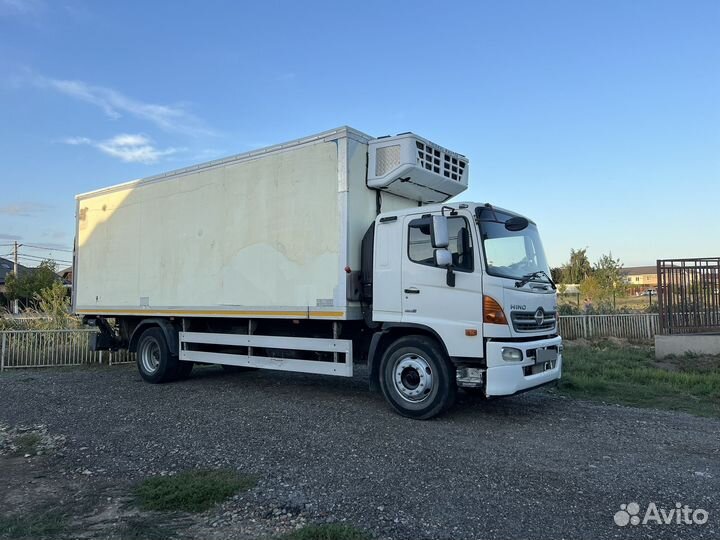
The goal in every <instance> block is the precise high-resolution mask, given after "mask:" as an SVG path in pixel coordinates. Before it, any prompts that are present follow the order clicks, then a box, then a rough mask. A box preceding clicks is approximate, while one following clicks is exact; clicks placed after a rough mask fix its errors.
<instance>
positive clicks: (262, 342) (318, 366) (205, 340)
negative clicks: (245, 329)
mask: <svg viewBox="0 0 720 540" xmlns="http://www.w3.org/2000/svg"><path fill="white" fill-rule="evenodd" d="M187 344H198V345H200V344H202V345H229V346H233V347H248V353H249V354H233V353H219V352H206V351H191V350H188V348H187V346H186V345H187ZM252 347H263V348H268V349H296V350H301V351H318V352H329V353H335V354H333V358H334V359H335V360H334V361H332V362H330V361H328V362H323V361H320V360H299V359H296V358H270V357H267V356H254V355H252V349H251V348H252ZM343 354H344V355H345V358H344V360H345V361H344V362H340V361H339V359H340V356H341V355H343ZM179 358H180V360H187V361H191V362H200V363H205V364H226V365H228V366H244V367H255V368H263V369H277V370H281V371H297V372H300V373H317V374H320V375H337V376H339V377H352V374H353V360H352V341H350V340H349V339H322V338H301V337H279V336H256V335H247V334H214V333H207V332H180V357H179Z"/></svg>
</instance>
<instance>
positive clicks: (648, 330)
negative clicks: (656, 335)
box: [645, 315, 653, 341]
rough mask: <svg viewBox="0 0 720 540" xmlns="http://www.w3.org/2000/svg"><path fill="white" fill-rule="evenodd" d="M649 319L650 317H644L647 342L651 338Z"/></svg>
mask: <svg viewBox="0 0 720 540" xmlns="http://www.w3.org/2000/svg"><path fill="white" fill-rule="evenodd" d="M651 317H652V315H646V316H645V324H646V325H647V337H648V341H651V340H652V338H653V335H652V330H651V329H650V318H651Z"/></svg>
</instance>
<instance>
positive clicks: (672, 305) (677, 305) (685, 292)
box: [657, 257, 720, 334]
mask: <svg viewBox="0 0 720 540" xmlns="http://www.w3.org/2000/svg"><path fill="white" fill-rule="evenodd" d="M657 274H658V307H659V309H660V330H661V333H663V334H692V333H704V332H718V331H720V257H717V258H705V259H662V260H658V262H657Z"/></svg>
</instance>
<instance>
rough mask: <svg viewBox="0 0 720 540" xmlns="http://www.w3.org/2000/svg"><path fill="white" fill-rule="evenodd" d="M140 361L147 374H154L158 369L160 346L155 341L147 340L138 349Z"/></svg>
mask: <svg viewBox="0 0 720 540" xmlns="http://www.w3.org/2000/svg"><path fill="white" fill-rule="evenodd" d="M140 361H141V362H142V367H143V369H144V370H145V372H147V373H155V372H156V371H157V370H158V368H159V367H160V344H159V343H158V342H157V340H156V339H147V340H145V341H144V342H143V344H142V347H141V349H140Z"/></svg>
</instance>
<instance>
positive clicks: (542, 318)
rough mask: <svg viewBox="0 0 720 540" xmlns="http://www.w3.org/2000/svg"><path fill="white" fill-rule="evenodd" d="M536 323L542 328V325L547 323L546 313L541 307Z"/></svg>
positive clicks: (536, 314) (537, 313) (538, 310)
mask: <svg viewBox="0 0 720 540" xmlns="http://www.w3.org/2000/svg"><path fill="white" fill-rule="evenodd" d="M535 322H536V323H537V325H538V326H542V323H544V322H545V312H544V311H543V308H541V307H539V308H537V311H536V312H535Z"/></svg>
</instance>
